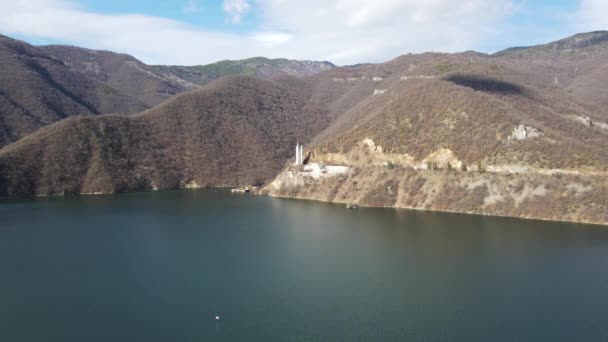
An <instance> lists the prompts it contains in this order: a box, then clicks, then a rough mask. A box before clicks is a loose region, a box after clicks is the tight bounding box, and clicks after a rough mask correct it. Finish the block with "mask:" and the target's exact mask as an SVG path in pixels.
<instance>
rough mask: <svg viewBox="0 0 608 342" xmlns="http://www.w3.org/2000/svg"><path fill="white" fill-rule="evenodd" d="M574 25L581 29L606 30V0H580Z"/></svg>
mask: <svg viewBox="0 0 608 342" xmlns="http://www.w3.org/2000/svg"><path fill="white" fill-rule="evenodd" d="M575 25H576V26H577V29H578V30H581V31H594V30H608V1H606V0H582V1H581V4H580V7H579V11H578V13H577V16H576V17H575Z"/></svg>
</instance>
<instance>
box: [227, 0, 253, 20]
mask: <svg viewBox="0 0 608 342" xmlns="http://www.w3.org/2000/svg"><path fill="white" fill-rule="evenodd" d="M223 7H224V11H226V13H228V15H230V19H231V20H232V22H233V23H234V24H238V23H240V22H241V19H242V18H243V16H244V15H245V14H246V13H247V12H249V10H250V9H251V5H249V3H248V2H247V0H224V6H223Z"/></svg>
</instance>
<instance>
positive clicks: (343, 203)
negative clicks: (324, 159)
mask: <svg viewBox="0 0 608 342" xmlns="http://www.w3.org/2000/svg"><path fill="white" fill-rule="evenodd" d="M263 196H268V197H271V198H280V199H292V200H298V201H312V202H320V203H328V204H336V205H338V204H342V205H347V204H348V202H342V201H326V200H321V199H313V198H306V197H295V196H279V195H263ZM357 206H358V207H359V208H365V209H403V210H412V211H420V212H430V213H445V214H459V215H472V216H483V217H498V218H510V219H521V220H526V221H542V222H556V223H573V224H583V225H591V226H594V227H603V228H608V222H607V223H599V222H593V221H571V220H559V219H548V218H542V217H532V216H509V215H497V214H484V213H479V212H472V211H469V212H467V211H458V210H436V209H424V208H415V207H401V206H399V207H398V206H391V207H388V206H368V205H361V204H357ZM345 209H346V208H345ZM355 210H356V209H355Z"/></svg>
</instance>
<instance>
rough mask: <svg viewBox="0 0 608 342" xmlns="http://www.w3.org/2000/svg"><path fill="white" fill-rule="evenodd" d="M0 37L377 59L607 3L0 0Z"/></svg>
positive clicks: (136, 50) (579, 24)
mask: <svg viewBox="0 0 608 342" xmlns="http://www.w3.org/2000/svg"><path fill="white" fill-rule="evenodd" d="M0 8H2V11H0V33H2V34H6V35H9V36H13V37H17V38H20V39H24V40H26V41H28V42H30V43H33V44H58V43H59V44H71V45H78V46H83V47H88V48H93V49H106V50H112V51H117V52H124V53H129V54H132V55H134V56H135V57H137V58H139V59H141V60H143V61H144V62H147V63H157V64H188V65H192V64H205V63H210V62H213V61H217V60H220V59H240V58H247V57H251V56H259V55H263V56H268V57H286V58H296V59H313V60H330V61H332V62H335V63H337V64H354V63H360V62H382V61H386V60H388V59H391V58H394V57H396V56H398V55H400V54H405V53H408V52H424V51H445V52H455V51H463V50H477V51H481V52H494V51H498V50H501V49H503V48H506V47H511V46H520V45H533V44H539V43H545V42H549V41H552V40H556V39H559V38H563V37H566V36H569V35H572V34H574V33H578V32H584V31H591V30H600V29H608V20H607V19H606V18H608V0H570V1H566V0H554V1H549V0H460V1H454V0H374V1H370V0H335V1H333V2H328V1H326V0H307V1H305V2H304V1H301V0H165V1H138V0H104V1H99V0H0Z"/></svg>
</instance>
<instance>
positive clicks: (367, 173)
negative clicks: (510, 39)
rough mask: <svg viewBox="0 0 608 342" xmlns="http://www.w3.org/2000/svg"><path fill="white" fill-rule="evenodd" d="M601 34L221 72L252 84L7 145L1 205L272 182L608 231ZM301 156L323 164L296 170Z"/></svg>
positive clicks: (280, 192)
mask: <svg viewBox="0 0 608 342" xmlns="http://www.w3.org/2000/svg"><path fill="white" fill-rule="evenodd" d="M597 35H598V34H597V33H591V34H583V35H577V36H575V37H572V38H569V39H566V40H563V41H560V42H561V43H560V42H556V43H551V44H548V45H547V46H559V47H563V48H564V49H566V48H567V49H571V50H572V49H573V46H578V47H577V48H576V49H577V50H576V52H574V53H564V52H563V51H562V50H561V48H559V49H557V48H540V49H537V50H534V49H536V48H530V49H532V50H530V51H528V52H527V53H523V51H524V50H523V49H519V50H517V51H518V52H517V53H513V52H509V53H502V54H496V55H487V54H481V53H477V52H472V51H468V52H464V53H456V54H444V53H424V54H408V55H403V56H400V57H397V58H395V59H393V60H390V61H388V62H386V63H381V64H361V65H355V66H347V67H331V68H329V69H328V70H326V71H321V72H318V73H317V72H311V73H310V74H309V75H307V76H302V74H297V76H298V77H294V76H290V75H289V73H288V72H285V71H282V72H279V73H277V74H275V73H270V74H264V73H261V72H259V71H256V72H255V74H254V73H253V72H251V71H246V69H243V68H242V67H241V66H237V67H235V69H232V68H233V65H232V64H227V66H222V65H223V64H222V63H220V64H219V65H216V66H214V67H211V69H210V70H214V69H218V68H219V69H221V70H222V71H221V72H218V73H216V76H218V75H222V74H224V73H231V72H236V73H250V75H249V76H229V77H223V78H220V79H217V80H214V81H212V82H210V83H208V84H206V85H204V86H200V88H195V90H193V91H190V92H186V93H184V94H181V95H177V96H174V97H172V98H171V99H169V100H167V101H165V102H163V103H161V104H160V105H158V106H156V107H154V108H152V109H148V110H146V111H144V112H142V113H139V114H133V115H130V116H121V115H101V116H95V117H94V116H84V117H75V118H69V119H66V120H62V121H60V122H58V123H55V124H53V125H51V126H48V127H45V128H43V129H41V130H39V131H38V132H36V133H34V134H30V135H28V136H26V137H25V138H23V139H21V140H19V141H17V142H16V143H13V144H11V145H9V146H6V147H4V148H3V149H1V150H0V196H19V195H28V194H37V195H48V194H61V193H111V192H122V191H133V190H141V189H170V188H177V187H197V186H218V185H231V186H236V185H243V184H252V183H265V185H266V186H265V188H264V192H265V193H267V194H269V195H272V196H282V197H294V198H303V199H314V200H322V201H331V202H339V203H350V204H356V205H361V206H380V207H399V208H413V209H424V210H441V211H451V212H464V213H476V214H485V215H503V216H517V217H527V218H540V219H552V220H569V221H579V222H591V223H601V224H608V202H607V201H608V200H607V198H608V196H607V194H608V102H606V98H605V97H604V94H605V93H604V92H605V90H604V89H606V88H608V87H606V86H605V85H606V84H608V80H607V79H606V76H605V73H604V72H603V70H604V69H603V66H604V65H606V64H608V55H606V49H605V48H604V46H605V43H604V42H603V41H602V40H601V39H600V38H597ZM600 36H601V34H600ZM582 37H583V38H584V37H587V38H586V41H587V43H584V42H583V43H581V41H583V40H584V39H583V38H582ZM593 37H595V38H593ZM567 42H578V43H576V44H578V45H576V44H575V43H567ZM590 42H593V43H590ZM552 44H553V45H552ZM573 44H574V45H573ZM510 51H513V50H510ZM534 51H540V52H534ZM264 63H266V62H264ZM150 68H152V69H153V68H155V67H150ZM168 68H169V69H171V68H178V67H168ZM179 68H182V69H181V70H183V71H184V72H191V71H192V70H193V69H196V67H192V68H186V67H179ZM262 69H264V68H261V69H256V70H262ZM155 72H158V71H155ZM192 72H193V73H195V72H194V71H192ZM208 72H209V71H208ZM172 73H174V74H175V72H174V71H172ZM179 77H180V79H188V82H192V83H193V84H197V83H196V82H194V80H196V78H195V76H192V75H191V76H188V77H186V76H179ZM199 80H200V79H199ZM197 82H198V81H197ZM201 82H202V83H204V81H201ZM296 142H300V143H304V144H305V145H306V149H305V155H306V159H307V162H309V163H312V164H311V165H309V166H306V167H303V166H292V165H291V163H292V161H293V160H292V158H291V157H292V154H293V150H294V147H295V144H296ZM315 163H316V164H315ZM313 164H314V165H313ZM315 165H316V166H315ZM325 165H327V166H329V167H327V168H326V167H325Z"/></svg>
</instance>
